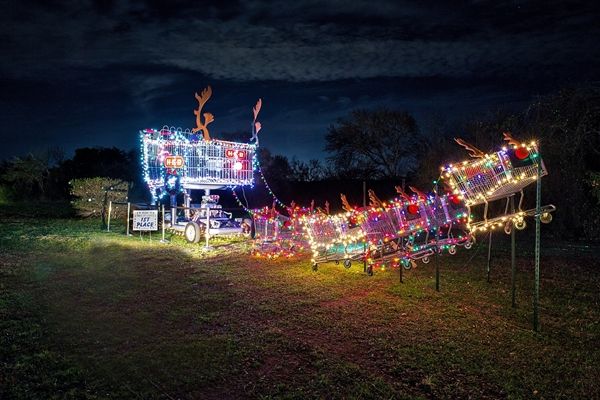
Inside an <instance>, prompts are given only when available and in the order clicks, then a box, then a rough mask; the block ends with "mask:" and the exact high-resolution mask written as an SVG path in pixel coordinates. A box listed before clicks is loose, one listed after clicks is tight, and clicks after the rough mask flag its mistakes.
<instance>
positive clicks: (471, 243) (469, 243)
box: [464, 240, 473, 250]
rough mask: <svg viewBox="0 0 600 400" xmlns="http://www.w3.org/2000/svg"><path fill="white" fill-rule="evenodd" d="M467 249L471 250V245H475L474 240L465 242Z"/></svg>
mask: <svg viewBox="0 0 600 400" xmlns="http://www.w3.org/2000/svg"><path fill="white" fill-rule="evenodd" d="M464 247H465V249H467V250H469V249H470V248H471V247H473V242H471V241H470V240H469V241H468V242H466V243H465V246H464Z"/></svg>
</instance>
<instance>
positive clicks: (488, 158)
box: [442, 134, 556, 232]
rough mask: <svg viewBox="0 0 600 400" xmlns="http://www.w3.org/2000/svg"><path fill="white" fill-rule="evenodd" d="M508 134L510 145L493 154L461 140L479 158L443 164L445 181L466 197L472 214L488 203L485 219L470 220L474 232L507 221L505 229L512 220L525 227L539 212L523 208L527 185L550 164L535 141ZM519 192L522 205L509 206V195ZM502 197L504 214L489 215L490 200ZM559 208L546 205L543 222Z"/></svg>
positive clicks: (543, 173)
mask: <svg viewBox="0 0 600 400" xmlns="http://www.w3.org/2000/svg"><path fill="white" fill-rule="evenodd" d="M504 136H505V140H507V141H508V142H509V146H508V147H504V148H503V149H502V150H500V151H498V152H496V153H491V154H484V153H483V152H481V151H480V150H478V149H476V148H475V147H473V146H472V145H469V144H468V143H466V142H464V141H462V140H457V142H458V143H459V144H461V145H462V146H464V147H465V148H467V149H468V150H469V151H471V152H472V156H474V157H477V159H475V160H470V161H463V162H462V163H459V164H450V165H448V166H446V167H442V178H443V179H444V182H446V183H447V184H448V186H449V187H450V189H451V191H452V192H453V194H455V195H457V196H459V198H460V199H462V200H464V203H465V205H466V206H467V208H468V213H469V215H470V214H471V207H473V206H477V205H481V204H484V205H485V206H484V210H483V217H482V220H481V221H470V222H469V229H470V230H471V231H472V232H476V231H478V230H487V229H489V228H493V227H495V226H501V225H505V229H506V227H509V229H510V226H512V224H514V226H515V227H516V228H517V229H524V228H525V221H524V217H527V216H534V215H535V214H536V210H535V209H529V210H523V209H522V207H521V206H522V204H523V198H524V194H523V189H524V188H525V187H527V186H529V185H530V184H532V183H534V182H535V181H536V180H537V179H540V178H541V177H543V176H545V175H547V174H548V171H547V169H546V166H545V165H544V162H543V161H542V158H541V156H540V154H539V151H538V148H537V145H536V143H535V142H531V143H529V144H526V143H519V142H517V141H516V140H515V139H514V138H512V136H510V134H505V135H504ZM516 194H519V195H520V199H519V203H518V204H519V206H518V209H517V210H516V211H514V210H512V209H510V210H509V207H508V205H509V199H510V197H511V196H514V195H516ZM501 199H506V207H505V212H504V214H502V215H499V216H496V217H493V218H488V209H489V203H490V202H492V201H495V200H501ZM555 210H556V207H554V206H553V205H546V206H542V207H541V220H542V222H544V223H548V222H550V221H551V220H552V216H551V214H550V213H551V212H553V211H555Z"/></svg>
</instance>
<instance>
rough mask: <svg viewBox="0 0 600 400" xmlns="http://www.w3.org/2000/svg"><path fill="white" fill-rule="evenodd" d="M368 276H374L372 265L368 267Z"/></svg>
mask: <svg viewBox="0 0 600 400" xmlns="http://www.w3.org/2000/svg"><path fill="white" fill-rule="evenodd" d="M367 275H369V276H373V266H372V265H369V266H368V267H367Z"/></svg>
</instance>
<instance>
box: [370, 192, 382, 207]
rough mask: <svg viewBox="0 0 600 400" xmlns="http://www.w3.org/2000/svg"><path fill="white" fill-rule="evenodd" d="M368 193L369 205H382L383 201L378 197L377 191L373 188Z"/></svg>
mask: <svg viewBox="0 0 600 400" xmlns="http://www.w3.org/2000/svg"><path fill="white" fill-rule="evenodd" d="M368 193H369V205H370V206H371V207H381V203H382V201H381V199H380V198H379V197H377V195H376V194H375V191H373V189H369V191H368Z"/></svg>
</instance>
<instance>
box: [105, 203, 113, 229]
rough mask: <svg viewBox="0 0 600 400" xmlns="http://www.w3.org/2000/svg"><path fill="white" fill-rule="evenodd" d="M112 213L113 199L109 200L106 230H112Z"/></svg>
mask: <svg viewBox="0 0 600 400" xmlns="http://www.w3.org/2000/svg"><path fill="white" fill-rule="evenodd" d="M111 213H112V200H110V201H109V202H108V218H107V220H106V232H110V214H111Z"/></svg>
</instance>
